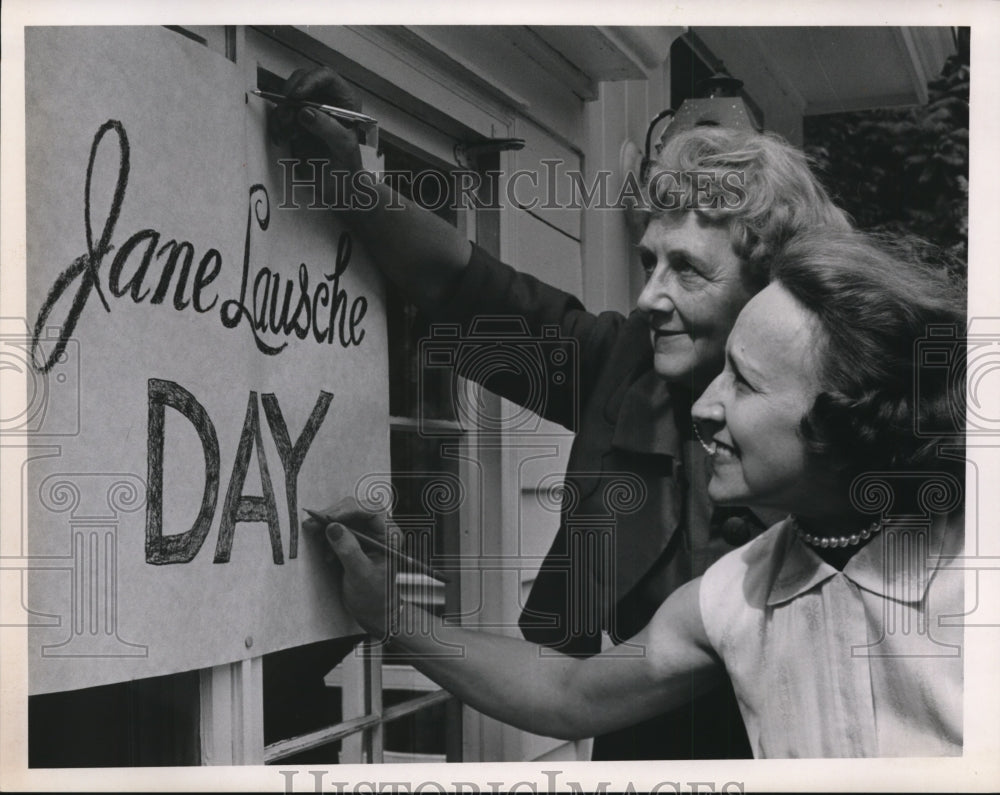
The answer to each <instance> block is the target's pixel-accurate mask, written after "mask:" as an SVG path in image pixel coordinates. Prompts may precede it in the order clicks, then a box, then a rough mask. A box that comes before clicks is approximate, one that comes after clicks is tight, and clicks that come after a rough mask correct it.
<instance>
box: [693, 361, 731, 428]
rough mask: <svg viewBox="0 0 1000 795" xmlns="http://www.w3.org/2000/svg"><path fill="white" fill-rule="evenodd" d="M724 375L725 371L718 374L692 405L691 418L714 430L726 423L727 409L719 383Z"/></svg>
mask: <svg viewBox="0 0 1000 795" xmlns="http://www.w3.org/2000/svg"><path fill="white" fill-rule="evenodd" d="M724 375H725V373H722V374H720V375H718V376H716V378H715V379H714V380H713V381H712V383H710V384H709V385H708V386H707V387H706V388H705V391H704V392H702V393H701V397H699V398H698V399H697V400H696V401H695V402H694V405H693V406H692V407H691V419H692V420H693V421H694V422H695V424H696V425H697V424H700V425H701V426H702V427H703V428H710V429H712V430H713V432H714V431H715V430H718V428H719V427H721V426H723V425H725V424H726V411H725V408H724V407H723V405H722V401H721V399H720V395H719V385H720V383H721V380H722V378H723V376H724Z"/></svg>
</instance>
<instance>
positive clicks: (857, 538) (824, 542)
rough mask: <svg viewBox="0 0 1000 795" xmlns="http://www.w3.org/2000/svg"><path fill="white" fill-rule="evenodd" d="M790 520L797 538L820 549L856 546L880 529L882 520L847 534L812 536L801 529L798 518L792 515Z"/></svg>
mask: <svg viewBox="0 0 1000 795" xmlns="http://www.w3.org/2000/svg"><path fill="white" fill-rule="evenodd" d="M792 522H793V523H794V524H795V532H796V533H798V536H799V538H801V539H802V540H803V541H805V542H806V543H807V544H809V545H810V546H814V547H820V548H822V549H830V548H834V547H856V546H857V545H858V544H860V543H861V542H862V541H867V540H868V539H869V538H871V537H872V536H873V535H875V534H876V533H877V532H878V531H879V530H881V529H882V522H881V521H880V520H877V519H876V520H875V521H874V522H872V523H871V524H870V525H868V527H866V528H865V529H864V530H862V531H861V532H859V533H853V534H851V535H849V536H814V535H812V534H811V533H807V532H806V531H805V530H803V529H802V526H801V525H800V524H799V520H798V519H796V518H795V517H794V516H793V517H792Z"/></svg>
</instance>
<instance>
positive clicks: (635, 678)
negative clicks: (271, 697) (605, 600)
mask: <svg viewBox="0 0 1000 795" xmlns="http://www.w3.org/2000/svg"><path fill="white" fill-rule="evenodd" d="M327 538H328V540H329V541H330V544H331V546H332V547H333V549H334V551H335V552H336V554H337V556H338V558H339V559H340V561H341V563H342V564H343V567H344V576H343V578H342V583H343V598H344V604H345V606H346V607H347V609H348V610H350V611H351V612H352V613H353V614H354V616H355V617H356V618H357V620H358V622H359V623H360V624H361V625H362V627H364V628H365V629H366V630H367V631H369V632H370V633H372V634H373V635H374V636H376V637H380V636H384V634H385V630H386V624H387V615H388V610H387V606H386V601H385V593H386V588H385V569H384V568H383V567H382V566H380V565H377V564H376V563H374V562H373V561H371V560H369V558H368V557H367V556H366V555H365V554H364V552H362V550H361V548H360V547H359V546H358V542H357V541H356V539H355V538H354V536H353V535H352V534H351V533H350V532H348V531H345V530H344V529H343V528H342V526H340V525H336V524H334V525H330V527H329V528H328V530H327ZM699 582H700V581H699V580H694V581H692V582H690V583H688V584H687V585H685V586H683V587H682V588H680V589H678V590H677V591H676V592H675V593H674V594H672V595H671V596H670V598H669V599H668V600H667V601H666V602H664V603H663V605H662V606H661V607H660V609H659V610H658V611H657V613H656V615H655V616H654V618H653V620H652V621H651V622H650V624H649V625H648V626H647V627H646V628H645V629H644V630H643V631H642V632H640V633H639V634H638V635H637V636H635V637H634V638H633V639H632V640H631V641H630V642H629V643H628V644H623V645H621V646H617V647H614V648H613V649H610V650H608V651H606V652H604V653H602V654H600V655H598V656H596V657H591V658H589V659H585V660H581V659H576V658H572V657H566V656H564V655H561V654H558V653H555V652H552V651H551V650H548V649H544V648H543V647H541V646H536V645H535V644H532V643H528V642H527V641H523V640H519V639H516V638H509V637H502V636H499V635H491V634H488V633H485V632H476V631H472V630H467V629H462V628H459V627H450V626H445V625H444V624H443V623H442V622H441V621H440V619H437V618H435V617H433V616H431V615H430V614H428V613H426V612H424V611H422V610H420V609H419V608H417V607H415V606H413V605H409V604H403V605H400V606H399V607H398V615H397V616H396V619H397V620H396V621H395V622H393V623H396V624H397V625H398V628H396V631H395V632H394V633H393V635H392V638H393V643H394V645H395V646H396V647H397V648H399V649H401V650H405V651H406V652H407V654H408V655H412V658H413V659H412V662H413V664H414V666H416V667H417V668H418V669H419V670H420V671H422V672H423V673H424V674H426V675H427V676H429V677H430V678H431V679H433V680H434V681H436V682H437V683H438V684H440V685H441V686H442V687H444V688H445V689H446V690H449V691H450V692H452V693H454V694H455V695H456V696H457V697H458V698H459V699H461V700H462V701H463V702H465V703H466V704H468V705H469V706H471V707H473V708H475V709H477V710H479V711H481V712H484V713H486V714H487V715H490V716H492V717H494V718H497V719H498V720H501V721H503V722H505V723H509V724H511V725H513V726H517V727H519V728H521V729H525V730H527V731H531V732H534V733H536V734H545V735H549V736H553V737H560V738H564V739H577V738H582V737H590V736H593V735H595V734H600V733H603V732H606V731H609V730H612V729H615V728H620V727H623V726H628V725H631V724H634V723H635V722H636V721H637V720H641V719H643V718H646V717H652V716H654V715H657V714H659V713H661V712H663V711H664V710H667V709H670V708H671V707H674V706H677V705H680V704H682V703H685V702H686V701H688V700H690V699H691V698H693V697H694V696H696V695H698V694H699V693H700V692H703V691H704V690H706V689H708V688H709V687H711V686H712V684H714V683H715V682H716V681H717V680H718V677H719V676H720V675H721V667H720V666H719V664H718V660H717V659H716V657H715V656H714V654H713V653H712V651H711V649H710V647H709V644H708V640H707V638H706V637H705V631H704V627H703V626H702V622H701V615H700V612H699V609H698V586H699Z"/></svg>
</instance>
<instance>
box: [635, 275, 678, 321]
mask: <svg viewBox="0 0 1000 795" xmlns="http://www.w3.org/2000/svg"><path fill="white" fill-rule="evenodd" d="M636 306H638V308H639V309H640V310H642V311H643V312H647V313H649V312H673V311H674V302H673V301H672V300H671V298H670V294H669V292H668V291H667V285H666V284H665V283H664V278H663V269H662V268H661V267H660V266H659V265H657V266H656V268H655V269H654V270H653V272H652V273H651V274H650V276H649V279H648V280H647V281H646V285H645V287H643V288H642V292H641V293H639V300H638V301H636Z"/></svg>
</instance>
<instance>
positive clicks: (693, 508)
mask: <svg viewBox="0 0 1000 795" xmlns="http://www.w3.org/2000/svg"><path fill="white" fill-rule="evenodd" d="M512 318H513V319H514V322H513V323H512V324H510V321H511V319H512ZM433 319H434V320H435V321H437V322H445V323H454V324H457V325H458V326H459V328H460V336H461V340H462V343H463V345H466V346H467V350H466V354H467V355H465V356H464V357H463V356H460V357H459V358H458V361H457V362H456V365H457V367H458V370H459V372H461V373H462V374H463V375H465V376H467V377H470V378H473V379H475V380H477V381H479V382H480V383H482V384H483V385H484V386H486V387H487V388H489V389H490V390H491V391H493V392H496V393H498V394H500V395H502V396H503V397H505V398H507V399H509V400H511V401H513V402H515V403H518V404H520V405H528V406H530V407H531V408H533V409H534V410H536V411H537V412H538V413H539V414H541V415H542V416H544V417H545V419H547V420H551V421H553V422H556V423H559V424H560V425H562V426H563V427H565V428H567V429H569V430H571V431H575V433H576V436H575V438H574V441H573V445H572V448H571V451H570V457H569V463H568V466H567V471H566V475H565V490H564V498H563V503H562V511H561V521H560V527H559V530H558V532H557V534H556V537H555V540H554V542H553V544H552V547H551V549H550V550H549V553H548V555H547V556H546V558H545V561H544V563H543V564H542V567H541V570H540V571H539V574H538V577H537V579H536V580H535V582H534V584H533V587H532V589H531V593H530V596H529V598H528V601H527V604H526V606H525V609H524V611H523V612H522V615H521V619H520V626H521V630H522V632H523V634H524V636H525V638H527V639H528V640H531V641H533V642H535V643H540V644H543V645H546V646H551V647H554V648H556V649H559V650H560V651H563V652H565V653H570V654H575V655H582V656H589V655H593V654H596V653H598V652H599V651H600V648H601V630H602V629H604V630H606V631H608V632H609V633H610V635H611V637H612V639H613V640H614V641H615V642H621V641H623V640H626V639H627V638H629V637H631V636H632V635H634V634H635V633H636V632H638V631H639V630H640V629H642V627H644V626H645V625H646V624H647V623H648V622H649V620H650V619H651V618H652V616H653V613H655V611H656V609H657V607H659V605H660V604H661V602H662V601H663V599H665V598H666V597H667V596H668V595H669V594H670V593H671V592H672V591H673V590H674V589H676V588H677V587H679V586H680V585H682V584H683V583H685V582H687V581H689V580H690V579H692V578H693V577H696V576H698V575H700V574H701V573H703V572H704V570H705V569H706V568H707V567H708V566H709V565H710V564H711V563H712V562H714V561H715V560H717V559H718V558H719V557H721V556H722V555H723V554H725V553H726V552H728V551H729V550H731V549H732V548H733V546H732V545H731V544H730V543H728V542H727V540H726V539H725V538H723V532H722V527H723V523H724V520H725V519H726V518H729V517H730V516H731V515H732V514H733V513H734V512H733V511H715V512H713V511H712V509H711V506H710V503H709V501H708V496H707V494H706V492H705V488H704V473H702V474H701V477H700V480H699V487H698V488H694V489H692V488H689V485H690V480H691V479H692V477H693V478H694V479H695V480H698V475H699V473H697V472H693V471H688V470H689V469H690V466H691V465H692V464H693V465H695V466H698V465H700V464H703V463H704V457H703V453H702V452H701V450H700V448H699V447H698V446H697V445H695V444H694V443H693V442H692V441H691V433H690V428H691V419H690V398H689V396H687V395H680V394H675V395H671V392H670V390H669V389H668V388H667V385H666V383H665V382H664V381H662V380H661V379H660V378H658V377H657V376H656V374H655V372H654V371H653V369H652V366H653V351H652V346H651V344H650V339H649V327H648V325H647V324H646V321H645V318H644V316H643V315H642V314H640V313H639V312H633V313H632V314H630V315H629V316H628V317H625V316H623V315H621V314H618V313H616V312H604V313H601V314H600V315H593V314H591V313H589V312H587V311H585V310H584V308H583V306H582V305H581V304H580V302H579V301H578V300H577V299H576V298H574V297H573V296H571V295H569V294H568V293H565V292H563V291H561V290H558V289H556V288H554V287H551V286H549V285H547V284H545V283H543V282H541V281H539V280H538V279H535V278H534V277H532V276H529V275H526V274H523V273H520V272H518V271H515V270H514V269H512V268H510V267H509V266H507V265H505V264H503V263H501V262H499V261H497V260H496V259H494V258H493V257H491V256H490V255H488V254H487V253H485V252H484V251H483V250H482V249H479V248H478V247H476V248H474V251H473V255H472V258H471V260H470V262H469V265H468V267H467V268H466V269H465V271H464V272H463V274H462V276H461V277H460V278H459V281H458V283H457V284H456V286H455V291H454V294H453V295H452V296H451V299H450V300H449V301H448V302H447V305H446V306H444V307H442V308H440V311H435V312H434V318H433ZM503 319H506V320H507V321H508V323H509V325H508V328H509V329H511V335H510V336H508V337H507V338H506V342H507V345H508V347H509V346H510V345H511V343H512V342H513V345H514V346H515V347H519V348H520V349H521V351H522V352H523V354H524V355H525V356H530V355H534V356H535V357H536V359H537V360H538V364H539V366H540V369H541V372H543V373H544V379H545V381H544V384H542V385H541V386H542V387H543V388H541V389H540V388H539V387H540V385H539V384H537V383H534V382H532V378H531V376H530V372H531V371H532V368H531V367H523V368H516V367H499V368H493V367H488V366H483V360H484V358H488V357H489V355H490V350H491V349H490V347H489V346H490V345H494V344H495V340H496V339H498V338H499V337H497V336H495V335H496V333H497V332H498V329H500V328H502V326H503ZM518 329H520V330H518ZM477 340H482V341H483V342H482V343H479V342H477ZM520 340H524V342H520ZM529 340H534V341H535V342H534V347H532V343H531V342H529ZM532 352H534V353H532ZM518 369H519V371H516V370H518ZM560 374H561V375H560ZM535 380H536V381H537V378H536V379H535ZM690 458H693V459H695V460H694V461H689V462H688V466H687V468H686V465H685V460H686V459H690ZM726 527H727V529H731V528H732V527H733V525H732V523H730V524H729V525H727V526H726ZM743 533H744V535H745V533H746V529H744V531H743ZM737 535H739V533H737ZM748 538H749V536H746V535H745V537H742V538H738V539H736V540H738V541H739V542H740V543H742V542H743V541H745V540H748ZM667 734H671V735H672V736H666V735H667ZM649 735H652V736H649ZM741 735H742V737H741ZM621 737H622V738H624V739H622V741H621V742H620V743H619V744H618V746H617V747H616V748H615V750H611V751H609V752H608V753H609V754H610V756H603V758H719V757H739V756H748V755H749V754H748V750H749V748H748V746H745V745H744V744H743V743H744V742H745V735H743V730H742V724H741V723H740V719H739V717H738V712H737V710H736V705H735V701H734V700H733V698H732V695H731V692H730V693H729V694H726V693H723V694H722V695H721V696H720V695H715V696H712V697H711V700H710V701H706V702H702V703H701V704H700V705H697V704H696V705H695V706H694V707H693V708H688V709H686V710H680V711H677V712H675V713H671V714H670V715H667V716H664V719H663V720H661V721H660V722H659V723H656V722H655V721H654V722H651V723H650V724H649V725H648V727H647V728H644V729H643V730H642V731H638V730H637V731H636V732H633V733H632V734H631V735H630V734H628V732H627V731H626V733H625V734H622V735H621ZM600 739H602V738H599V741H600ZM642 742H645V743H648V744H649V747H650V749H651V750H650V751H649V752H648V753H644V752H642V751H641V750H638V749H636V748H635V746H636V744H637V743H642ZM678 746H683V747H678ZM633 752H634V753H635V755H632V756H626V754H632V753H633ZM600 756H601V755H600V754H599V753H598V752H597V750H596V747H595V758H598V757H600Z"/></svg>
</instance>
